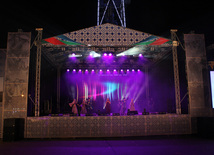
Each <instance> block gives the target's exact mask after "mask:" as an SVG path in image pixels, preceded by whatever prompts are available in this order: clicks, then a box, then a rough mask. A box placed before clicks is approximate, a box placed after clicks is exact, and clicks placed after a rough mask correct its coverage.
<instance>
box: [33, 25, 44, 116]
mask: <svg viewBox="0 0 214 155" xmlns="http://www.w3.org/2000/svg"><path fill="white" fill-rule="evenodd" d="M42 30H43V29H42V28H37V29H36V31H38V35H37V39H36V42H35V45H36V47H37V54H36V84H35V116H36V117H38V116H39V115H40V113H39V112H40V77H41V75H40V74H41V52H42V42H41V41H42Z"/></svg>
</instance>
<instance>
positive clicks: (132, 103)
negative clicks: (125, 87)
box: [129, 99, 135, 111]
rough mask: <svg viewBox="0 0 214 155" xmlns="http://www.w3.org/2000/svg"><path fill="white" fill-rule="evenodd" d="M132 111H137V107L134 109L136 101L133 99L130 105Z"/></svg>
mask: <svg viewBox="0 0 214 155" xmlns="http://www.w3.org/2000/svg"><path fill="white" fill-rule="evenodd" d="M129 106H130V111H135V107H134V100H133V99H132V100H131V103H130V105H129Z"/></svg>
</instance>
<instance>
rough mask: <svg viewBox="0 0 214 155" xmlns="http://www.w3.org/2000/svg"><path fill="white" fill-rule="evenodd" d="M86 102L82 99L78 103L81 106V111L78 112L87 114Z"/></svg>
mask: <svg viewBox="0 0 214 155" xmlns="http://www.w3.org/2000/svg"><path fill="white" fill-rule="evenodd" d="M87 105H88V104H87V103H86V102H85V100H83V101H82V104H80V106H81V107H82V108H81V111H80V114H87V109H86V106H87Z"/></svg>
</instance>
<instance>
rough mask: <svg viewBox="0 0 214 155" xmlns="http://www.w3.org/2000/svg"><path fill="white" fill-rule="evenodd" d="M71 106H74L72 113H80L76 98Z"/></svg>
mask: <svg viewBox="0 0 214 155" xmlns="http://www.w3.org/2000/svg"><path fill="white" fill-rule="evenodd" d="M69 106H70V107H71V108H72V113H73V114H74V115H78V109H77V100H76V99H74V100H73V102H72V103H69Z"/></svg>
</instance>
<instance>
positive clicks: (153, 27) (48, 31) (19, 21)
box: [0, 0, 214, 48]
mask: <svg viewBox="0 0 214 155" xmlns="http://www.w3.org/2000/svg"><path fill="white" fill-rule="evenodd" d="M212 3H213V2H212V1H207V2H206V1H195V0H194V1H193V0H180V1H178V0H174V1H172V0H171V1H169V0H165V1H164V0H162V1H161V0H149V1H148V0H145V1H144V0H132V1H131V3H130V4H129V5H127V6H126V17H127V27H128V28H132V29H136V30H140V31H143V32H147V33H151V34H155V35H161V36H168V37H169V36H170V29H171V28H177V29H178V30H179V33H180V36H181V37H182V34H183V33H189V32H190V31H194V32H195V33H204V34H205V37H206V45H207V46H208V45H210V44H212V43H213V42H214V39H213V36H214V32H213V27H214V21H213V15H214V9H213V7H212V6H213V4H212ZM96 18H97V0H77V1H66V2H65V1H59V0H58V1H53V0H52V1H44V0H43V1H40V0H37V1H24V2H23V3H22V2H20V1H15V2H14V1H13V2H11V1H7V2H4V3H2V4H1V5H0V21H1V25H0V27H1V28H0V48H6V42H7V33H8V32H16V31H17V30H18V29H23V31H25V32H32V36H33V37H34V36H35V35H36V33H35V28H37V27H43V28H44V31H43V38H47V37H51V36H55V35H59V34H63V33H66V32H71V31H75V30H79V29H82V28H87V27H91V26H95V25H96Z"/></svg>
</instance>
